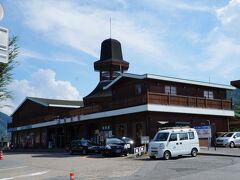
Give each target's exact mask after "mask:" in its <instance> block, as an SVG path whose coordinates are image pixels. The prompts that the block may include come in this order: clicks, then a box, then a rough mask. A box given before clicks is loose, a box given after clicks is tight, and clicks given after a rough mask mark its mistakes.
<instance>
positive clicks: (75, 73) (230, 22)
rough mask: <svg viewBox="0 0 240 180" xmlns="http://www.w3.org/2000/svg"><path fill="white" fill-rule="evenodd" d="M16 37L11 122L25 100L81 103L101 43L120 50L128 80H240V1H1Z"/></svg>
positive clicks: (89, 87)
mask: <svg viewBox="0 0 240 180" xmlns="http://www.w3.org/2000/svg"><path fill="white" fill-rule="evenodd" d="M1 3H2V5H3V7H4V10H5V16H4V19H3V20H2V21H1V22H0V23H1V26H3V27H7V28H8V29H9V31H10V35H15V36H18V39H19V40H18V44H19V47H20V55H19V57H18V61H19V65H18V66H17V67H16V69H15V70H14V82H13V83H12V84H11V85H10V87H9V88H10V89H11V90H12V92H13V95H14V97H15V99H14V100H11V101H9V102H8V104H10V105H11V106H12V107H11V108H9V107H5V108H3V109H2V111H3V112H6V113H8V114H10V113H11V112H12V111H13V110H14V108H16V106H17V105H19V103H20V102H21V101H23V99H24V98H25V97H26V96H38V97H46V98H61V99H81V98H82V97H84V96H86V95H87V94H88V93H90V92H91V90H93V89H94V87H95V86H96V84H97V83H98V81H99V79H98V78H99V75H98V73H97V72H94V69H93V62H94V61H96V60H98V59H99V55H100V45H101V42H102V41H103V40H104V39H106V38H109V18H110V17H111V19H112V38H115V39H118V40H119V41H120V42H121V44H122V49H123V56H124V59H125V60H126V61H128V62H129V63H130V68H129V70H128V72H131V73H137V74H145V73H151V74H159V75H165V76H173V77H179V78H186V79H193V80H200V81H209V77H210V80H211V82H215V83H220V84H229V83H230V81H231V80H236V79H239V78H240V77H239V74H240V73H239V69H240V61H239V59H240V21H239V19H240V0H229V1H228V0H212V1H209V0H201V1H200V0H199V1H197V0H196V1H191V0H171V1H168V0H150V1H149V0H131V1H130V0H129V1H127V0H112V1H109V0H91V1H88V0H72V1H71V0H44V1H39V0H25V1H18V0H11V1H7V0H2V1H1Z"/></svg>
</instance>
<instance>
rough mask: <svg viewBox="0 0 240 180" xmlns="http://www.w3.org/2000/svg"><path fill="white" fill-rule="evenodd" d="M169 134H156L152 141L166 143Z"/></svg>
mask: <svg viewBox="0 0 240 180" xmlns="http://www.w3.org/2000/svg"><path fill="white" fill-rule="evenodd" d="M168 136H169V133H157V135H156V136H155V137H154V139H153V141H167V139H168Z"/></svg>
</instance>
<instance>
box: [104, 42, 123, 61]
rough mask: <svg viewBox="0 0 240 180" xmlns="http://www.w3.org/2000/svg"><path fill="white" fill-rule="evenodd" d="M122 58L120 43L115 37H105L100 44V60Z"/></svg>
mask: <svg viewBox="0 0 240 180" xmlns="http://www.w3.org/2000/svg"><path fill="white" fill-rule="evenodd" d="M107 59H112V60H123V57H122V48H121V43H120V42H119V41H118V40H116V39H111V38H110V39H106V40H104V41H103V42H102V45H101V56H100V60H107Z"/></svg>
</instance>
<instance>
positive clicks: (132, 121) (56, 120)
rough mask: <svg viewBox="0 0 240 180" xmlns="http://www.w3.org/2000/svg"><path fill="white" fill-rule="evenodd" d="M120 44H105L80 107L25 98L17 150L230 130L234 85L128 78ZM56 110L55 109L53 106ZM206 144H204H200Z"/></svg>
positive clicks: (16, 129) (16, 116) (15, 125)
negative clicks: (175, 130)
mask: <svg viewBox="0 0 240 180" xmlns="http://www.w3.org/2000/svg"><path fill="white" fill-rule="evenodd" d="M128 67H129V63H128V62H127V61H125V60H123V56H122V50H121V44H120V42H119V41H117V40H115V39H106V40H104V41H103V42H102V45H101V55H100V60H98V61H96V62H95V63H94V69H95V70H96V71H99V79H100V80H99V83H98V84H97V86H96V88H95V89H94V90H93V91H92V92H91V93H90V94H89V95H87V96H86V97H84V98H83V102H82V101H64V100H51V99H43V98H26V100H25V101H24V102H23V103H22V104H21V105H20V106H19V107H18V108H17V109H16V111H15V112H14V113H13V114H12V123H11V124H9V131H11V132H12V143H13V144H14V145H15V146H16V147H20V148H24V147H31V148H34V147H36V148H47V147H48V148H51V147H64V146H65V145H66V144H68V143H70V141H71V140H73V139H80V138H87V139H92V140H94V141H97V142H101V141H102V140H103V138H104V137H106V136H111V135H116V136H127V137H130V138H133V139H134V140H135V142H136V144H139V143H140V138H141V136H150V138H152V137H153V136H154V134H155V133H156V132H157V130H158V128H159V127H163V126H186V125H187V126H191V127H192V126H201V125H207V124H209V123H211V125H212V132H213V134H214V133H215V132H223V131H228V130H229V119H230V118H232V117H234V111H233V109H232V102H231V100H228V99H227V96H226V94H227V91H231V90H233V89H235V88H234V87H233V86H230V85H221V84H214V83H209V82H200V81H193V80H187V79H180V78H174V77H166V76H159V75H153V74H143V75H139V74H130V73H126V71H127V70H128ZM51 105H52V106H51ZM202 143H204V141H203V142H202Z"/></svg>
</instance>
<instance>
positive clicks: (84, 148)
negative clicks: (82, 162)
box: [69, 140, 101, 155]
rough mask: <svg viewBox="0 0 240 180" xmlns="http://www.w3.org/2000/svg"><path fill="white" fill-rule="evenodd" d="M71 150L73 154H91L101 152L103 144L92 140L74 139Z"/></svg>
mask: <svg viewBox="0 0 240 180" xmlns="http://www.w3.org/2000/svg"><path fill="white" fill-rule="evenodd" d="M69 152H70V153H71V154H74V153H76V152H78V153H81V154H83V155H85V154H89V153H100V152H101V146H100V145H97V144H95V143H94V142H92V141H90V140H74V141H72V142H71V144H70V147H69Z"/></svg>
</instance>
